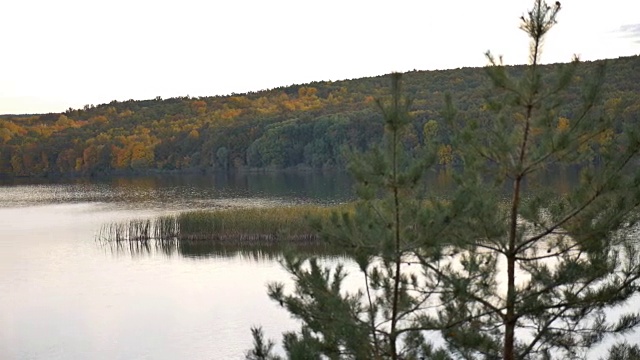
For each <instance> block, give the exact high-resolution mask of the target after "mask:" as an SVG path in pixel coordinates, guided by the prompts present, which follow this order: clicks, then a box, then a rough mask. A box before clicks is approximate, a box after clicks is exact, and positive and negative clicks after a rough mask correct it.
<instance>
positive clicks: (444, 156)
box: [438, 144, 453, 165]
mask: <svg viewBox="0 0 640 360" xmlns="http://www.w3.org/2000/svg"><path fill="white" fill-rule="evenodd" d="M452 162H453V149H452V148H451V145H449V144H447V145H440V146H439V147H438V164H440V165H448V164H451V163H452Z"/></svg>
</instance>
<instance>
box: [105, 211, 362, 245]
mask: <svg viewBox="0 0 640 360" xmlns="http://www.w3.org/2000/svg"><path fill="white" fill-rule="evenodd" d="M352 210H353V205H352V204H345V205H335V206H330V207H327V206H314V205H299V206H289V207H272V208H237V209H225V210H197V211H188V212H183V213H179V214H176V215H166V216H160V217H157V218H153V219H144V220H140V219H137V220H130V221H128V222H121V223H111V224H107V225H104V226H103V227H102V228H101V229H100V232H99V234H98V239H99V240H101V241H106V242H110V243H113V242H115V243H122V242H129V243H145V242H150V241H156V242H176V241H177V242H181V243H208V244H218V245H225V246H273V245H276V246H278V245H286V246H309V245H317V244H318V243H319V240H320V236H319V234H318V231H317V230H316V229H314V226H313V225H312V221H311V219H314V220H316V221H322V220H326V219H328V218H329V216H331V214H332V213H335V212H350V211H352Z"/></svg>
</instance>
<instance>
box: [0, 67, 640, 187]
mask: <svg viewBox="0 0 640 360" xmlns="http://www.w3.org/2000/svg"><path fill="white" fill-rule="evenodd" d="M603 62H604V61H595V62H588V63H585V64H584V66H583V67H581V68H580V69H579V70H578V72H577V73H576V74H575V79H576V82H575V83H574V84H572V85H571V86H572V87H571V88H570V91H569V92H568V93H567V94H565V95H564V98H563V100H564V101H565V102H566V104H567V106H566V107H565V108H563V109H562V111H559V112H558V113H557V114H555V115H556V116H557V117H558V118H563V119H565V120H564V121H565V122H566V123H567V124H565V125H568V123H569V122H570V120H569V119H572V118H574V117H575V116H576V114H578V113H579V111H580V101H581V98H580V96H581V95H580V92H579V88H580V86H581V85H583V84H582V83H583V82H584V81H586V80H583V79H588V78H590V76H591V75H592V74H593V73H594V72H595V71H597V70H596V69H597V68H598V67H599V66H600V65H601V64H602V63H603ZM607 63H608V72H607V74H606V76H605V78H604V84H603V100H604V101H603V102H602V104H601V105H600V106H599V109H598V111H601V112H602V113H603V114H607V115H608V116H614V117H615V120H616V121H615V122H614V123H613V125H612V128H611V129H610V131H609V132H608V133H607V134H606V135H603V137H602V139H601V141H602V142H603V143H604V142H607V141H609V140H610V138H612V137H615V136H618V135H619V134H620V133H621V131H622V129H623V128H624V126H625V125H626V124H638V114H639V113H640V98H639V97H638V95H637V94H639V93H640V75H639V74H640V72H638V71H637V69H638V68H639V67H640V56H632V57H624V58H618V59H613V60H608V61H607ZM566 66H567V64H552V65H544V66H541V68H543V69H545V71H544V73H545V74H553V73H556V72H558V71H561V70H562V69H563V68H564V67H566ZM506 68H507V70H508V71H509V73H510V74H512V75H513V76H518V75H519V74H522V73H523V72H524V71H525V67H524V66H509V67H506ZM485 72H486V71H485V69H484V68H463V69H455V70H438V71H412V72H408V73H406V74H404V84H405V85H404V86H405V91H406V92H407V94H408V95H409V96H411V97H412V98H413V99H414V100H413V107H412V111H411V115H412V124H411V127H410V131H406V132H404V133H403V136H404V142H403V143H404V144H405V146H407V147H408V148H409V149H411V148H414V149H416V148H418V145H419V144H422V143H424V141H425V138H427V137H435V138H436V140H438V142H439V143H440V148H439V149H438V154H439V156H438V162H439V164H440V165H443V166H446V165H448V164H452V163H456V162H459V158H458V157H457V156H455V153H456V149H455V148H453V147H452V143H451V133H449V132H447V131H446V127H445V126H443V121H444V118H443V116H442V114H441V112H440V110H439V109H442V108H443V106H444V100H443V99H444V95H445V94H451V96H452V97H454V98H455V99H456V101H457V106H458V112H459V113H460V115H461V118H462V119H489V118H490V109H489V108H488V107H487V104H486V103H485V99H486V97H487V96H488V94H489V92H490V83H489V82H488V81H487V80H486V77H485ZM384 88H385V81H384V77H382V76H379V77H371V78H362V79H354V80H344V81H323V82H315V83H310V84H304V85H292V86H287V87H281V88H276V89H270V90H265V91H258V92H251V93H246V94H233V95H230V96H214V97H199V98H191V97H189V96H185V97H177V98H171V99H161V98H160V97H157V98H155V99H152V100H129V101H112V102H110V103H108V104H101V105H95V106H94V105H87V106H85V107H84V108H82V109H68V110H67V111H65V112H63V113H50V114H36V115H3V116H0V175H2V176H59V175H63V176H69V175H72V176H74V175H75V176H77V175H80V176H87V175H104V174H118V173H119V174H122V173H136V172H149V171H203V172H208V171H220V170H232V169H247V168H252V169H282V168H291V167H304V168H316V169H322V168H324V169H326V168H339V169H342V168H344V166H345V163H346V157H345V151H346V150H349V149H351V150H354V149H355V150H364V149H367V148H369V147H370V146H371V145H372V144H374V143H376V142H378V141H380V139H381V138H382V133H383V132H382V130H381V127H380V126H377V125H378V124H380V123H381V121H382V117H381V116H380V114H379V113H378V112H377V111H376V109H375V106H374V99H375V98H377V97H379V96H381V95H382V94H383V93H384ZM582 151H585V152H589V151H592V149H590V148H587V147H585V148H584V149H582ZM594 157H595V155H594ZM594 161H597V159H595V158H594Z"/></svg>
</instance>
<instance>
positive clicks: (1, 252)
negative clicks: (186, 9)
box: [0, 173, 573, 359]
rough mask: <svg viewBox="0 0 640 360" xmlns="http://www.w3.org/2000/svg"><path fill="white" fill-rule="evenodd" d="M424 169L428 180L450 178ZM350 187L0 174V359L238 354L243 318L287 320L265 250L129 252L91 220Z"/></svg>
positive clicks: (297, 177)
mask: <svg viewBox="0 0 640 360" xmlns="http://www.w3.org/2000/svg"><path fill="white" fill-rule="evenodd" d="M432 175H433V176H432V178H431V179H430V184H432V186H434V188H435V189H436V190H437V191H441V192H446V191H447V190H448V189H450V188H451V186H452V184H451V182H450V180H448V178H447V177H446V176H442V175H439V174H432ZM572 179H573V175H571V174H569V175H563V176H561V177H560V178H558V179H556V180H554V181H555V182H554V185H553V186H556V187H559V188H561V187H563V186H569V185H568V184H570V183H571V181H572ZM560 191H561V189H560ZM351 198H352V191H351V182H350V180H349V177H348V176H347V175H345V174H324V175H323V174H294V173H286V174H282V173H281V174H250V175H226V176H163V177H144V178H114V179H104V180H68V181H64V182H56V183H53V182H43V181H39V182H33V181H32V182H12V183H7V182H5V183H0V359H242V358H243V354H244V351H245V350H247V349H249V348H250V347H251V342H252V339H251V336H250V330H249V329H250V327H251V326H252V325H261V326H263V328H264V330H265V333H266V335H267V337H269V338H272V339H274V340H280V334H281V333H282V331H284V330H287V329H294V328H296V323H295V321H294V320H292V319H290V318H289V316H288V314H287V313H286V311H284V310H282V309H280V308H279V307H278V306H277V305H276V304H274V303H273V302H272V301H270V300H269V299H268V297H267V295H266V284H267V283H268V282H271V281H283V282H288V281H289V278H288V276H287V274H286V273H285V272H284V271H283V270H282V269H281V268H280V265H279V264H278V262H277V261H276V260H275V259H273V258H270V257H268V256H259V255H256V254H253V255H249V254H238V253H235V254H234V253H231V254H225V255H222V254H220V253H212V252H209V253H190V254H184V253H178V252H163V251H161V250H154V249H151V251H150V252H146V251H143V252H133V253H132V252H130V251H128V249H124V250H123V249H117V248H112V247H109V246H104V244H101V243H100V242H97V241H96V236H97V234H98V232H99V230H100V228H101V227H102V225H104V224H107V223H111V222H115V221H126V220H129V219H140V218H148V217H154V216H157V215H161V214H169V213H174V212H179V211H184V210H193V209H215V208H228V207H237V206H241V207H247V206H280V205H289V204H300V203H320V204H330V203H338V202H344V201H347V200H349V199H351ZM329 261H331V260H329Z"/></svg>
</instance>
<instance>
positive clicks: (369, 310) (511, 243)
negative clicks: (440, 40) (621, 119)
mask: <svg viewBox="0 0 640 360" xmlns="http://www.w3.org/2000/svg"><path fill="white" fill-rule="evenodd" d="M559 10H560V3H556V4H555V5H553V6H549V5H547V4H546V3H545V2H543V1H541V0H534V6H533V9H532V10H531V11H530V12H528V14H526V15H525V16H523V17H522V18H521V20H522V23H521V28H522V30H524V31H525V32H526V33H527V34H528V36H529V37H530V39H531V46H530V55H531V56H530V64H529V66H528V67H527V68H526V70H525V72H524V73H522V74H519V76H518V77H513V76H511V75H510V74H509V69H508V67H505V66H503V65H502V63H501V60H497V59H495V58H494V57H493V56H492V55H491V54H490V53H487V58H488V60H489V62H490V65H489V66H488V67H487V73H488V75H489V79H490V80H491V84H492V90H491V92H490V93H489V94H488V98H487V104H486V106H485V107H486V109H487V111H491V112H492V114H493V116H491V117H490V120H486V121H482V122H481V121H479V120H476V119H463V118H461V117H460V116H458V114H457V113H456V111H455V108H454V105H453V101H452V100H451V99H450V98H447V107H446V109H445V110H444V112H443V117H444V118H445V119H446V120H447V122H446V123H447V125H448V126H449V128H450V129H449V130H450V131H452V132H453V133H454V134H456V136H455V139H454V141H453V142H452V144H451V145H452V149H453V150H454V155H455V156H456V159H457V162H458V164H459V167H458V169H457V172H456V174H455V175H454V179H455V181H456V183H457V191H456V193H455V194H453V195H451V196H450V198H448V199H447V200H441V199H436V198H433V197H430V195H429V192H428V191H425V186H424V183H423V175H424V173H425V171H427V170H428V169H430V168H431V166H432V165H433V164H434V156H433V154H434V153H435V152H434V151H433V149H434V148H436V144H425V150H424V153H423V154H420V155H419V156H416V157H413V156H411V154H410V153H409V152H407V151H405V149H404V147H403V144H402V141H401V139H402V135H403V132H405V131H410V129H411V124H412V123H411V120H410V118H409V115H408V114H409V107H410V101H408V100H407V99H406V98H405V97H403V96H402V89H401V75H399V74H393V75H392V88H391V99H390V100H389V101H386V102H385V101H378V105H379V107H380V110H381V112H382V114H383V118H384V123H385V140H384V144H383V145H382V146H381V147H380V148H377V149H373V150H372V151H370V152H369V153H367V154H364V155H357V156H354V157H353V161H352V164H351V166H350V171H351V172H352V174H353V176H354V178H355V180H356V183H357V186H356V190H357V194H358V196H359V199H360V200H359V201H358V202H357V204H356V205H355V209H354V210H353V211H352V212H345V213H342V214H334V216H333V218H332V219H331V222H330V223H328V224H320V225H319V226H320V227H321V228H322V233H323V234H324V237H325V239H326V240H327V241H328V242H329V243H331V244H334V245H336V246H339V247H340V248H341V249H343V250H344V251H345V253H346V254H347V256H348V257H349V258H350V259H352V260H353V264H355V265H354V270H352V272H353V273H352V274H350V275H349V276H360V277H361V278H362V280H363V282H362V284H363V285H362V288H361V289H353V288H351V287H348V288H345V285H344V280H345V278H346V277H347V274H346V271H345V265H343V264H337V265H336V261H326V260H325V261H323V260H321V259H315V258H311V259H305V258H301V257H299V256H295V255H287V256H285V259H284V261H283V264H284V266H285V268H286V269H287V270H288V271H289V272H290V273H291V274H292V277H293V280H294V283H295V288H294V290H293V292H289V293H288V292H286V291H285V290H286V289H285V286H284V285H283V284H271V285H270V286H269V295H270V296H271V297H272V298H273V299H274V300H276V301H278V302H279V303H280V304H281V305H282V306H283V307H284V308H286V309H287V310H288V311H289V312H290V313H291V314H292V315H293V316H294V317H296V318H298V319H300V320H301V322H302V328H301V329H300V331H297V332H290V333H286V334H285V335H284V341H283V344H284V348H285V350H286V352H287V355H288V357H289V358H291V359H307V358H309V359H320V358H329V359H423V358H424V359H505V360H512V359H573V358H582V357H583V356H584V355H585V354H586V353H587V352H588V350H589V349H590V348H592V347H593V346H594V345H596V344H598V343H600V342H601V341H602V340H603V339H605V337H606V336H607V335H609V334H627V333H629V332H630V331H632V330H633V329H635V328H636V327H637V325H638V324H640V316H639V315H638V314H637V313H635V312H630V313H627V314H622V315H620V316H617V317H613V316H608V313H607V311H608V310H610V309H612V308H614V307H616V306H620V305H625V304H627V303H628V300H629V299H631V298H632V297H633V296H637V294H638V292H639V290H640V288H639V285H640V280H639V279H640V249H639V246H640V244H639V241H638V240H639V239H638V237H639V236H640V234H638V225H639V223H640V215H639V213H640V211H639V210H640V169H639V168H638V165H637V164H638V163H637V161H638V154H639V152H640V129H634V128H627V129H624V131H623V132H621V133H619V134H616V135H615V136H611V129H612V119H611V118H610V115H611V114H608V113H606V111H604V110H603V108H602V107H601V106H600V105H599V103H598V100H599V94H600V93H601V91H602V83H603V78H604V75H605V72H604V68H600V69H599V70H598V71H597V72H596V73H594V74H592V75H593V79H592V80H591V81H587V82H586V86H585V88H584V90H583V91H582V93H581V99H582V102H583V106H582V108H581V110H580V111H579V112H578V113H572V114H569V113H565V112H564V111H563V107H562V105H563V103H564V102H565V99H566V97H567V96H568V95H570V92H571V91H576V90H575V87H572V80H574V77H575V72H576V69H577V68H578V67H579V66H580V62H579V61H578V59H574V61H573V62H571V63H570V64H567V65H565V66H562V67H560V70H559V71H558V73H556V74H547V73H544V71H543V68H542V67H541V66H540V58H541V49H542V43H543V40H544V38H545V36H546V35H547V33H548V32H549V30H550V29H551V28H552V27H553V26H554V24H555V23H556V18H557V15H558V12H559ZM594 161H595V163H594ZM557 166H580V169H581V170H580V171H581V177H580V181H579V183H578V184H575V186H574V188H572V189H570V191H568V192H566V193H563V194H558V193H556V192H554V191H553V190H552V189H546V188H542V187H535V186H534V185H535V179H536V178H539V177H540V176H544V174H545V172H546V171H553V169H554V168H555V167H557ZM526 185H528V188H527V189H525V186H526ZM505 191H507V194H506V195H505ZM256 333H257V332H254V337H256V338H257V339H259V340H260V341H261V342H260V343H261V344H263V343H264V342H263V341H262V339H260V337H261V334H257V336H256ZM434 341H435V342H439V343H440V344H442V345H443V347H442V348H438V349H436V348H435V346H434V345H432V343H433V342H434ZM637 353H638V347H637V346H630V345H627V344H621V345H617V346H614V347H613V348H612V351H611V353H610V356H609V359H625V358H632V357H633V356H634V354H637ZM265 358H268V357H265Z"/></svg>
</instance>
